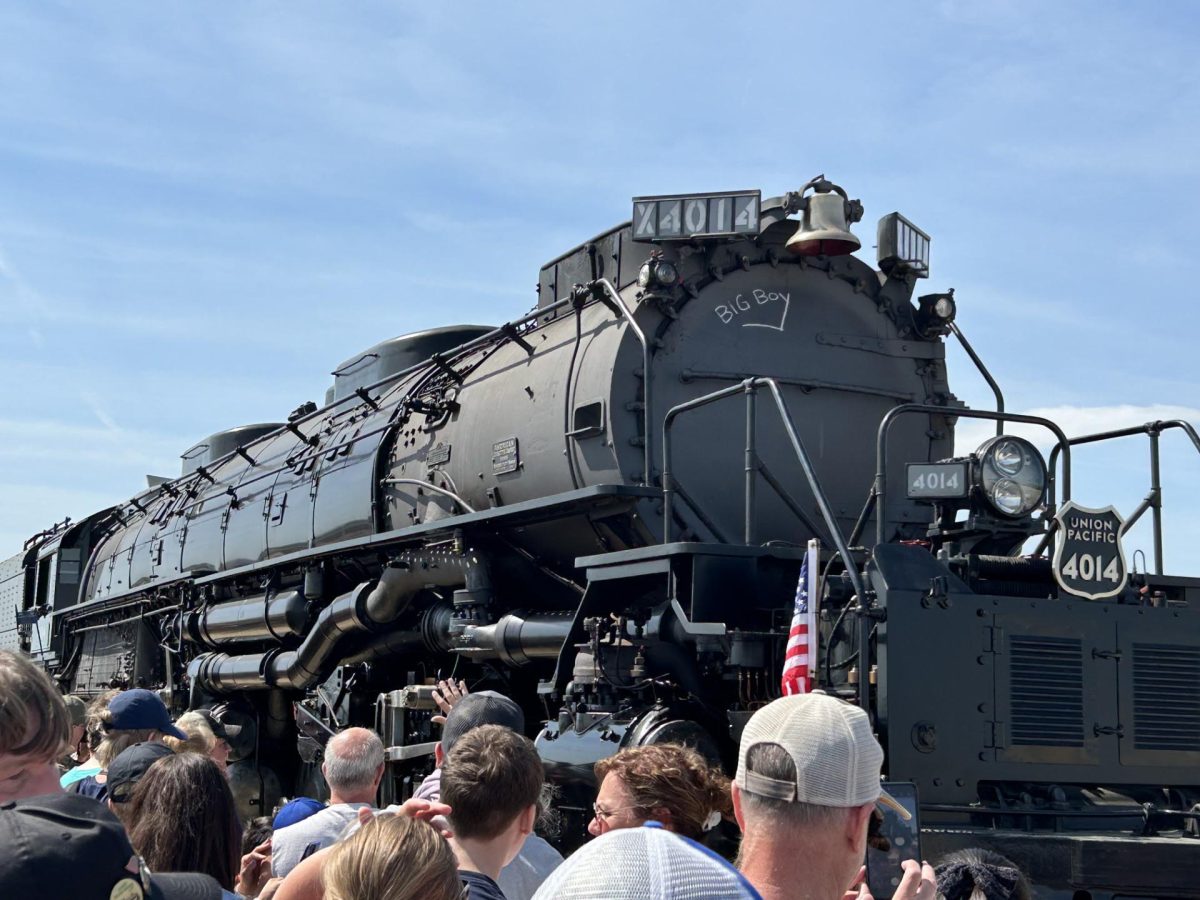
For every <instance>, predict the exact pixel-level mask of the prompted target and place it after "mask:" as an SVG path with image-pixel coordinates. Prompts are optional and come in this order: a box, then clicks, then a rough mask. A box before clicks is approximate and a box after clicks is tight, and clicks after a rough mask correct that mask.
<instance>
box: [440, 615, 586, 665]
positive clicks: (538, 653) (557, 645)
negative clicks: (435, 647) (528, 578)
mask: <svg viewBox="0 0 1200 900" xmlns="http://www.w3.org/2000/svg"><path fill="white" fill-rule="evenodd" d="M574 616H575V612H574V610H561V611H555V612H542V613H524V612H516V613H509V614H508V615H506V616H504V617H503V618H501V619H500V621H498V622H496V623H495V624H492V625H471V626H468V627H467V628H465V629H464V630H463V633H462V636H461V637H460V638H459V642H458V646H456V647H455V648H454V651H455V652H456V653H461V654H463V655H464V656H467V657H470V658H472V659H500V660H503V661H504V662H506V663H508V664H509V665H511V666H523V665H526V664H527V663H530V662H532V661H533V660H535V659H557V658H558V654H559V653H560V652H561V650H562V645H563V642H564V641H566V639H567V636H568V635H569V634H570V633H571V623H572V621H573V620H574Z"/></svg>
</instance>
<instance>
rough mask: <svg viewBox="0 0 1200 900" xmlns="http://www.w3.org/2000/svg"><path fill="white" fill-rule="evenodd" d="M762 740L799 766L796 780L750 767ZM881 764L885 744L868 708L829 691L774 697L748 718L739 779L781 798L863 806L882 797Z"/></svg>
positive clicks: (744, 785) (748, 787)
mask: <svg viewBox="0 0 1200 900" xmlns="http://www.w3.org/2000/svg"><path fill="white" fill-rule="evenodd" d="M760 744H776V745H778V746H779V747H781V748H783V749H784V750H785V751H786V752H787V754H788V755H789V756H790V757H791V758H792V762H793V763H794V764H795V766H796V781H795V782H794V783H792V782H786V781H781V780H779V779H778V778H771V777H767V776H765V775H764V774H762V773H759V772H754V771H753V770H752V769H751V768H750V767H749V766H747V764H746V756H747V754H748V753H749V751H750V749H751V748H752V747H755V746H757V745H760ZM882 766H883V748H882V747H880V746H879V742H878V741H876V740H875V736H874V735H873V734H872V733H871V722H870V720H869V719H868V718H867V714H866V713H864V712H863V711H862V710H861V709H859V708H858V707H857V706H852V705H850V704H849V703H844V702H842V701H841V700H837V699H835V698H833V697H830V696H828V695H826V694H819V693H814V694H797V695H794V696H791V697H780V698H779V699H778V700H773V701H771V702H770V703H768V704H767V705H766V706H764V707H763V708H762V709H760V710H759V711H758V712H756V713H755V714H754V715H753V716H751V718H750V721H749V722H747V723H746V728H745V730H744V731H743V732H742V740H741V746H740V747H739V749H738V768H737V777H736V778H735V781H736V782H737V785H738V787H739V788H741V789H742V790H744V791H748V792H749V793H751V794H758V795H760V796H764V797H773V798H775V799H777V800H794V801H797V802H801V803H811V804H814V805H816V806H839V807H851V806H862V805H863V804H866V803H872V802H874V801H876V800H878V799H879V798H880V794H881V788H880V783H879V773H880V770H881V768H882ZM889 805H890V804H889Z"/></svg>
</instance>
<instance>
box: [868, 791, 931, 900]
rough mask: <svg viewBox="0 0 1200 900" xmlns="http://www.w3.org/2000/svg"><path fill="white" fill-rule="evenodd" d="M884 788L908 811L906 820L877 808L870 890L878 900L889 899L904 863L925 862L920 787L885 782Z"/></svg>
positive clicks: (870, 839) (873, 817)
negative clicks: (910, 860) (918, 794)
mask: <svg viewBox="0 0 1200 900" xmlns="http://www.w3.org/2000/svg"><path fill="white" fill-rule="evenodd" d="M883 789H884V790H885V791H887V792H888V793H889V794H890V795H891V796H892V797H894V798H895V799H896V800H897V801H898V802H899V803H900V805H901V806H903V807H904V809H905V810H906V811H907V812H908V814H909V818H907V819H905V818H904V817H903V816H901V815H900V813H898V812H896V811H895V810H893V809H890V808H888V807H886V806H877V807H876V808H875V812H873V813H872V814H871V824H870V825H869V826H868V828H867V887H868V888H869V889H870V891H871V895H872V896H873V897H874V898H875V900H889V898H891V896H892V895H893V894H895V893H896V888H897V887H898V886H899V885H900V879H901V877H902V876H903V875H904V872H903V870H902V869H901V868H900V863H901V862H903V861H904V860H906V859H915V860H917V862H920V861H921V822H920V817H919V815H918V811H917V807H918V804H917V786H916V785H915V784H913V783H912V782H911V781H885V782H884V783H883Z"/></svg>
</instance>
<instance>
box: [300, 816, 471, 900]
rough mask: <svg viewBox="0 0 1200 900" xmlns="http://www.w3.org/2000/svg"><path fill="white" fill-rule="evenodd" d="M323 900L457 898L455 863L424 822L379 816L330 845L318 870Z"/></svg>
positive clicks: (447, 847) (458, 883)
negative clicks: (330, 851)
mask: <svg viewBox="0 0 1200 900" xmlns="http://www.w3.org/2000/svg"><path fill="white" fill-rule="evenodd" d="M321 880H322V882H323V885H324V888H325V900H357V898H359V897H370V898H372V900H459V898H460V897H461V896H462V894H463V885H462V881H460V880H459V877H458V862H457V861H456V860H455V858H454V853H453V851H451V849H450V845H449V844H447V843H446V841H445V839H444V838H442V836H441V835H440V834H438V833H437V831H436V830H435V829H434V828H433V826H432V825H428V824H426V823H425V822H419V821H417V820H416V819H410V818H407V817H405V816H396V815H392V814H390V813H380V814H379V815H377V816H376V817H375V818H374V819H372V820H371V821H370V822H368V823H367V824H366V825H364V826H363V827H362V828H360V829H359V830H358V831H356V832H355V833H354V835H353V836H351V837H350V838H348V839H347V840H344V841H342V842H341V843H339V844H335V845H334V848H333V852H332V853H330V855H329V859H328V860H326V862H325V866H324V868H323V869H322V872H321Z"/></svg>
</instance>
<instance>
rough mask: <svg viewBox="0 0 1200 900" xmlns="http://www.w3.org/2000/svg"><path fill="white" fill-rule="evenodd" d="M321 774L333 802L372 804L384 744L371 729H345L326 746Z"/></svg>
mask: <svg viewBox="0 0 1200 900" xmlns="http://www.w3.org/2000/svg"><path fill="white" fill-rule="evenodd" d="M321 771H322V772H324V773H325V780H326V781H327V782H328V783H329V792H330V795H331V797H330V799H332V800H333V801H334V802H338V803H371V802H373V801H374V800H375V792H376V790H377V789H378V787H379V779H380V778H382V777H383V741H381V740H380V739H379V735H377V734H376V733H375V732H373V731H371V730H370V729H367V728H347V729H346V730H345V731H342V732H339V733H338V734H335V735H334V736H333V737H331V738H330V739H329V743H327V744H326V745H325V763H324V765H322V766H321Z"/></svg>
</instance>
